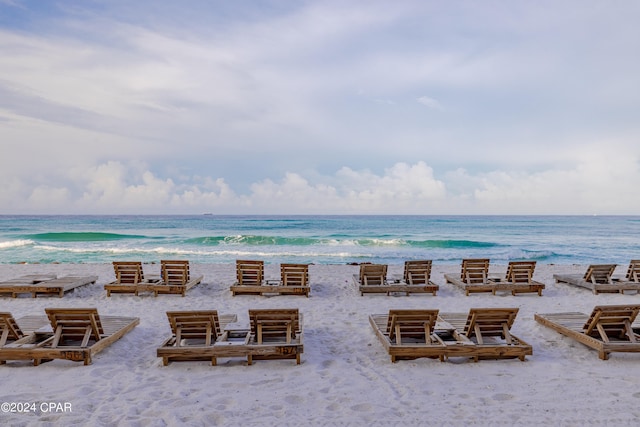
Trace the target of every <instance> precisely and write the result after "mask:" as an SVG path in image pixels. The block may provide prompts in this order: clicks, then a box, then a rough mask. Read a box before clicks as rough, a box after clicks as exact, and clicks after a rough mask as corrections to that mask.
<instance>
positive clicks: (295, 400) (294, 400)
mask: <svg viewBox="0 0 640 427" xmlns="http://www.w3.org/2000/svg"><path fill="white" fill-rule="evenodd" d="M284 401H285V402H287V403H290V404H291V405H299V404H300V403H303V402H304V397H302V396H298V395H295V394H292V395H290V396H287V397H285V398H284Z"/></svg>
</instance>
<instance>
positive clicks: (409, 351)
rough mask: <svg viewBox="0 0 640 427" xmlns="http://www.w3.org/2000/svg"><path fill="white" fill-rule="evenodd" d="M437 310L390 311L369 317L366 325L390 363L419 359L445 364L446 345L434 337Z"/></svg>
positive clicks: (436, 336)
mask: <svg viewBox="0 0 640 427" xmlns="http://www.w3.org/2000/svg"><path fill="white" fill-rule="evenodd" d="M437 318H438V310H389V314H388V315H386V314H382V315H381V314H372V315H370V316H369V323H370V324H371V326H372V327H373V330H374V331H375V333H376V336H377V337H378V339H379V340H380V342H382V345H383V346H384V348H385V349H386V350H387V353H389V355H390V356H391V362H393V363H395V362H396V361H397V360H401V359H405V360H413V359H418V358H420V357H428V358H434V359H435V358H437V359H440V361H444V356H445V354H446V345H445V343H444V342H443V341H442V340H441V339H440V337H438V335H437V334H436V333H435V329H436V320H437Z"/></svg>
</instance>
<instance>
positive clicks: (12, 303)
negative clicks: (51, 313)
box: [0, 264, 640, 426]
mask: <svg viewBox="0 0 640 427" xmlns="http://www.w3.org/2000/svg"><path fill="white" fill-rule="evenodd" d="M277 267H278V266H277V265H268V266H266V273H267V278H276V277H277V275H278V274H277ZM234 268H235V267H234V266H233V265H230V264H227V265H214V264H193V265H192V274H204V276H205V280H204V282H203V284H201V285H199V286H197V287H195V288H194V289H192V290H191V291H189V292H188V293H187V296H186V297H184V298H182V297H180V296H173V295H169V296H159V297H157V298H156V297H153V296H152V295H143V296H139V297H135V296H133V295H114V296H112V297H111V298H107V297H106V292H105V291H104V289H103V285H104V284H105V283H106V282H109V281H111V280H113V279H114V276H113V271H112V267H111V265H109V264H43V265H0V280H6V279H11V278H14V277H17V276H20V275H23V274H34V273H55V274H58V275H59V276H63V275H98V276H99V279H98V281H97V283H96V284H95V285H89V286H85V287H82V288H78V289H76V290H74V291H72V292H70V293H68V294H66V295H65V297H64V298H57V297H39V298H36V299H33V298H28V297H21V298H16V299H12V298H8V297H0V311H9V312H11V313H13V315H14V316H15V317H17V318H18V317H21V316H24V315H28V314H44V308H45V307H97V308H98V310H99V312H100V313H101V314H103V315H104V314H110V315H123V316H138V317H140V325H139V326H137V327H136V328H135V329H134V330H133V331H132V332H130V333H129V334H127V335H126V336H125V337H124V338H122V339H121V340H120V341H118V342H116V343H114V344H113V345H112V346H110V347H109V348H108V349H106V350H105V351H103V352H101V353H99V354H98V355H97V356H96V357H95V358H94V360H93V364H92V365H89V366H83V365H82V364H81V363H74V362H70V361H62V360H56V361H52V362H49V363H45V364H42V365H40V366H37V367H34V366H31V365H30V363H28V362H15V361H14V362H9V363H7V364H6V365H3V366H0V383H1V384H2V391H0V401H1V402H22V403H36V406H37V409H38V410H37V411H36V412H30V413H6V412H4V413H0V421H1V422H2V424H4V425H15V426H20V425H47V424H49V425H133V426H165V425H168V426H174V425H183V424H185V425H276V424H277V425H289V424H291V425H294V424H295V425H367V426H372V425H374V426H375V425H399V424H402V425H427V424H428V425H492V426H499V425H505V426H512V425H541V424H544V425H576V426H584V425H616V426H620V425H637V424H638V423H639V422H640V355H637V354H623V353H615V354H613V355H612V356H611V358H610V359H609V360H608V361H602V360H600V359H598V356H597V353H596V352H595V351H593V350H591V349H589V348H587V347H585V346H583V345H581V344H579V343H577V342H575V341H572V340H570V339H568V338H565V337H562V336H561V335H559V334H557V333H556V332H554V331H552V330H550V329H548V328H545V327H543V326H541V325H539V324H537V323H536V322H535V321H534V320H533V315H534V313H536V312H540V313H543V312H546V313H548V312H562V311H582V312H586V313H588V312H591V310H592V309H593V306H594V305H597V304H628V303H640V299H639V298H640V296H637V295H633V294H630V295H611V294H608V295H593V294H592V293H591V292H590V291H588V290H584V289H582V288H576V287H572V286H568V285H563V284H555V283H554V281H553V274H555V273H572V272H574V273H583V272H584V271H585V269H586V267H585V266H569V265H539V266H538V268H537V270H536V275H535V278H536V280H539V281H542V282H544V283H546V285H547V289H546V290H545V292H544V296H543V297H538V296H537V295H535V294H531V295H527V294H525V295H518V296H515V297H514V296H511V295H498V296H491V295H490V294H481V295H472V296H469V297H466V296H464V293H463V292H462V291H461V290H460V289H458V288H456V287H454V286H452V285H450V284H445V282H444V278H443V273H455V272H457V271H458V270H459V266H458V265H437V264H435V265H434V268H433V273H432V279H433V280H434V281H435V282H436V283H438V284H439V285H440V288H441V290H440V292H439V293H438V296H436V297H433V296H430V295H413V296H410V297H406V296H389V297H387V296H385V295H384V294H381V295H365V296H360V294H359V292H358V291H357V289H356V287H355V285H354V284H353V282H352V275H353V274H354V273H356V272H357V269H358V268H357V267H356V266H348V265H312V266H311V267H310V277H311V286H312V291H311V296H310V297H309V298H305V297H300V296H273V297H264V296H236V297H232V296H231V292H229V285H230V284H231V283H232V282H233V281H234V274H235V271H234ZM618 268H619V270H618V271H617V273H618V274H622V273H624V271H623V270H624V267H623V266H621V267H618ZM401 269H402V266H389V270H390V274H399V273H400V272H401ZM504 269H505V267H504V266H495V267H493V266H492V272H496V273H498V272H503V271H504ZM157 270H159V265H158V264H152V265H146V264H145V272H146V273H147V274H150V273H157V272H158V271H157ZM280 307H297V308H299V309H300V311H301V312H302V313H303V315H304V323H305V343H304V346H305V347H304V354H303V356H302V364H301V365H296V364H295V361H291V360H275V361H256V362H255V363H254V365H252V366H247V364H246V361H244V360H242V359H220V360H219V361H218V366H215V367H212V366H210V364H209V363H207V362H176V363H172V364H170V365H169V366H166V367H165V366H162V361H161V360H160V359H159V358H157V357H156V348H157V347H158V346H159V345H160V344H161V343H162V341H163V340H164V339H165V338H166V337H168V335H169V334H170V330H169V326H168V322H167V320H166V315H165V312H166V311H167V310H187V309H216V310H218V312H220V313H235V314H237V315H238V320H239V322H240V323H242V322H245V323H248V318H247V310H248V309H249V308H280ZM471 307H519V309H520V312H519V315H518V319H517V321H516V323H515V325H514V327H513V329H512V332H513V333H515V334H516V335H517V336H519V337H520V338H522V339H524V340H525V341H528V342H529V343H531V344H532V345H533V349H534V350H533V356H529V357H528V358H527V360H526V361H525V362H521V361H519V360H517V359H514V360H487V361H480V362H478V363H474V362H473V361H470V360H467V359H462V360H461V359H457V360H452V361H448V362H445V363H441V362H439V361H437V360H431V359H418V360H415V361H400V362H398V363H395V364H392V363H391V361H390V358H389V356H388V354H387V353H386V352H385V351H384V348H383V347H382V345H381V344H380V343H379V342H378V340H377V338H376V336H375V334H374V332H373V330H372V328H371V326H370V325H369V322H368V316H369V314H372V313H386V312H388V310H389V309H391V308H437V309H440V310H441V311H443V312H466V311H468V310H469V308H471ZM43 402H44V403H45V404H47V403H49V402H53V403H56V404H61V405H58V406H55V407H52V409H50V410H45V411H43V410H41V404H42V403H43ZM65 404H67V406H66V407H65V406H64V405H65ZM3 408H4V407H3ZM45 408H49V406H45ZM69 409H70V410H69Z"/></svg>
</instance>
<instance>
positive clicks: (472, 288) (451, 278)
mask: <svg viewBox="0 0 640 427" xmlns="http://www.w3.org/2000/svg"><path fill="white" fill-rule="evenodd" d="M444 278H445V280H446V282H447V283H451V284H453V285H456V286H458V287H460V288H462V289H463V290H464V291H465V295H467V296H469V294H470V293H476V292H491V293H495V284H493V283H490V282H489V259H488V258H478V259H463V260H462V264H461V268H460V274H459V275H458V274H445V275H444Z"/></svg>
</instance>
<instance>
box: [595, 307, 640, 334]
mask: <svg viewBox="0 0 640 427" xmlns="http://www.w3.org/2000/svg"><path fill="white" fill-rule="evenodd" d="M638 312H640V305H602V306H596V307H594V308H593V311H592V312H591V316H589V319H588V320H587V321H586V323H585V324H584V326H583V329H584V333H585V334H586V335H590V336H600V337H601V338H602V339H603V340H608V339H609V337H614V336H615V337H617V338H624V337H625V336H627V339H629V336H628V333H633V331H631V324H632V323H633V321H634V320H635V319H636V317H637V316H638ZM598 326H599V327H598ZM603 333H604V334H605V335H606V336H602V334H603ZM634 341H635V339H634Z"/></svg>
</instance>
